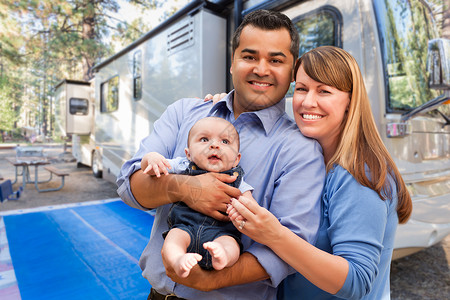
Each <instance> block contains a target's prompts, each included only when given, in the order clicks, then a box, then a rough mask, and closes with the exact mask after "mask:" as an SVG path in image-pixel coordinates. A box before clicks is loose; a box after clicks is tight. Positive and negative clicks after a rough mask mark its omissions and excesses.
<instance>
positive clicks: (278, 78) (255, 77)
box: [230, 26, 294, 117]
mask: <svg viewBox="0 0 450 300" xmlns="http://www.w3.org/2000/svg"><path fill="white" fill-rule="evenodd" d="M290 45H291V38H290V36H289V32H288V30H287V29H285V28H283V29H279V30H263V29H259V28H256V27H253V26H246V27H245V28H244V29H243V30H242V33H241V36H240V43H239V47H238V48H237V49H236V51H235V52H234V54H233V59H232V64H231V69H230V72H231V74H232V77H233V85H234V88H235V97H234V103H233V106H234V107H233V108H234V111H235V117H237V116H239V115H240V114H241V113H243V112H248V111H257V110H261V109H264V108H267V107H269V106H272V105H274V104H276V103H278V102H279V101H280V100H281V99H282V98H283V97H284V95H285V94H286V92H287V90H288V89H289V84H290V82H291V81H292V67H293V64H294V57H293V56H292V54H291V52H290V51H289V50H290Z"/></svg>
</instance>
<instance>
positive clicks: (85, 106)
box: [69, 98, 89, 116]
mask: <svg viewBox="0 0 450 300" xmlns="http://www.w3.org/2000/svg"><path fill="white" fill-rule="evenodd" d="M88 111H89V101H88V100H87V99H80V98H70V100H69V112H70V114H71V115H83V116H86V115H87V114H88Z"/></svg>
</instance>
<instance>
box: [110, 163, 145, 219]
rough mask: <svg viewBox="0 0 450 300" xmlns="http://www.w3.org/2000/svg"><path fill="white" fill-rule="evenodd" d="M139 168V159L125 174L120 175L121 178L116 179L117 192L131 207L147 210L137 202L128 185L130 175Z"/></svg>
mask: <svg viewBox="0 0 450 300" xmlns="http://www.w3.org/2000/svg"><path fill="white" fill-rule="evenodd" d="M140 169H141V162H140V161H136V162H134V163H133V164H132V165H131V166H130V167H129V169H128V172H127V174H124V175H122V176H121V178H120V179H121V180H118V181H117V182H118V186H119V187H118V188H117V194H118V195H119V197H120V198H121V199H122V201H123V202H125V204H127V205H129V206H131V207H133V208H137V209H140V210H144V211H147V210H149V209H148V208H146V207H143V206H142V205H141V204H139V202H138V201H137V200H136V199H135V198H134V196H133V193H132V192H131V187H130V177H131V175H132V174H133V173H134V172H136V171H137V170H140Z"/></svg>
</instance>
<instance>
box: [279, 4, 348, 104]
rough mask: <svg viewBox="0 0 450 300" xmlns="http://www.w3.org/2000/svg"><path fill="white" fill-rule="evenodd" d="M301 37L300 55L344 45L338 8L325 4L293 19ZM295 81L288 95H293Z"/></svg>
mask: <svg viewBox="0 0 450 300" xmlns="http://www.w3.org/2000/svg"><path fill="white" fill-rule="evenodd" d="M293 22H294V25H295V27H296V28H297V31H298V34H299V37H300V51H299V57H300V56H301V55H302V54H304V53H306V52H308V51H309V50H311V49H314V48H317V47H319V46H337V47H342V38H341V31H342V16H341V14H340V13H339V11H338V10H337V9H335V8H334V7H331V6H324V7H321V8H319V9H317V10H314V11H312V12H309V13H307V14H304V15H301V16H299V17H296V18H294V19H293ZM294 87H295V83H292V84H291V87H290V88H289V91H288V92H287V95H286V96H288V97H292V95H293V92H294Z"/></svg>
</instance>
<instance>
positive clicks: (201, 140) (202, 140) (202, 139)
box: [200, 137, 208, 143]
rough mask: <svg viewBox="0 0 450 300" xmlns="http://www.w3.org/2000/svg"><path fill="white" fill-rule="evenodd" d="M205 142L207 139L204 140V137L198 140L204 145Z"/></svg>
mask: <svg viewBox="0 0 450 300" xmlns="http://www.w3.org/2000/svg"><path fill="white" fill-rule="evenodd" d="M207 141H208V138H205V137H202V138H201V139H200V142H204V143H206V142H207Z"/></svg>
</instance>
